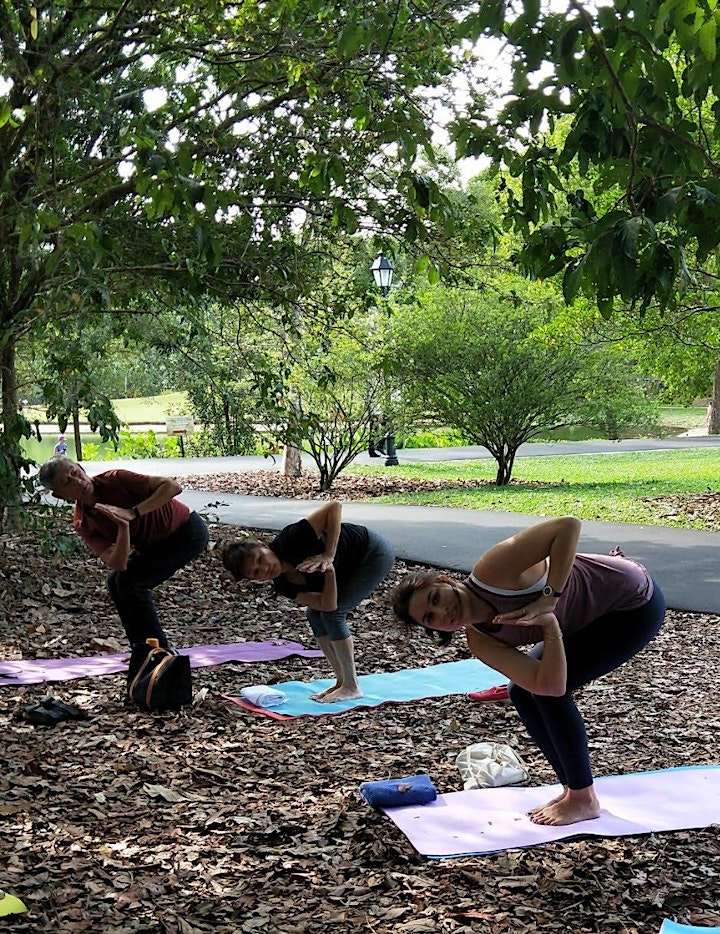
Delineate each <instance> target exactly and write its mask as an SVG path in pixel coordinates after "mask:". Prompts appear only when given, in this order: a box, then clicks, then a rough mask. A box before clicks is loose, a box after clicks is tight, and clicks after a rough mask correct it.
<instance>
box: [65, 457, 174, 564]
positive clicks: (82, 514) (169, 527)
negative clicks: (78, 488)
mask: <svg viewBox="0 0 720 934" xmlns="http://www.w3.org/2000/svg"><path fill="white" fill-rule="evenodd" d="M91 479H92V484H93V488H94V490H95V499H96V501H97V502H98V503H107V505H108V506H121V507H123V508H124V509H132V507H133V506H137V504H138V503H141V502H142V501H143V500H145V499H147V498H148V497H149V496H150V493H151V490H150V478H149V477H146V476H145V475H144V474H139V473H133V472H132V471H131V470H106V471H105V473H101V474H98V475H97V476H96V477H92V478H91ZM189 516H190V509H189V508H188V507H187V506H186V505H185V504H184V503H180V502H178V500H177V499H171V500H169V501H168V502H167V503H165V505H164V506H161V507H160V508H159V509H155V510H153V511H152V512H148V513H146V514H145V515H143V516H141V517H140V518H139V519H133V520H132V521H131V522H130V544H131V546H132V547H133V548H134V549H135V551H142V550H143V548H146V547H147V546H148V545H152V544H153V543H154V542H161V541H163V539H166V538H168V537H169V536H170V535H172V534H173V532H176V531H177V530H178V529H179V528H180V526H181V525H184V524H185V523H186V522H187V520H188V518H189ZM73 526H74V528H75V531H76V532H77V534H78V535H79V536H80V537H81V538H82V539H84V541H86V542H87V544H88V545H89V546H90V548H91V550H92V552H93V553H94V554H96V555H101V554H102V553H103V552H104V551H106V550H107V549H108V548H109V547H110V546H111V545H114V544H115V539H116V538H117V523H115V522H113V521H112V519H109V518H108V517H107V516H103V515H102V513H100V512H98V511H97V510H96V509H95V508H94V506H85V505H83V504H82V503H80V502H77V503H75V513H74V515H73Z"/></svg>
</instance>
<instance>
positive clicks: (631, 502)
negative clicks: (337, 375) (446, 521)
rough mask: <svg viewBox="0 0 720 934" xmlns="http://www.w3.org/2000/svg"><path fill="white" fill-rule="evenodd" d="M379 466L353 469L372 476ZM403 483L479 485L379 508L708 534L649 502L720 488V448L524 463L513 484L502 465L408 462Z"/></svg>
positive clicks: (391, 499) (390, 499) (399, 498)
mask: <svg viewBox="0 0 720 934" xmlns="http://www.w3.org/2000/svg"><path fill="white" fill-rule="evenodd" d="M368 469H371V468H360V467H357V468H352V470H351V472H352V473H366V472H367V471H368ZM388 469H392V471H393V475H394V476H398V477H415V478H419V479H430V480H437V479H451V478H453V479H454V478H460V479H477V480H482V481H485V483H484V484H483V485H482V486H480V487H477V488H475V489H458V490H437V491H433V492H427V493H416V494H412V495H410V494H408V495H395V496H385V497H382V498H381V499H378V500H374V501H376V502H385V503H406V504H416V505H425V506H428V505H432V506H455V507H459V508H463V509H488V510H493V511H498V512H518V513H525V514H527V515H542V516H559V515H564V514H566V513H570V514H572V515H575V516H578V517H579V518H581V519H597V520H600V521H603V522H632V523H639V524H648V525H668V526H682V527H683V528H697V529H702V528H707V527H708V526H707V525H706V524H703V522H702V520H701V519H697V520H691V519H688V518H687V517H681V516H675V517H673V515H672V510H667V513H666V514H660V515H659V514H658V510H657V507H652V506H651V505H649V504H647V503H644V502H643V499H646V498H648V499H649V498H656V497H660V496H673V495H678V494H685V493H704V492H708V491H711V492H715V491H717V490H719V489H720V448H718V449H714V450H694V451H690V450H688V451H642V452H637V453H627V454H625V453H623V454H597V455H587V456H570V457H519V458H518V459H517V460H516V462H515V469H514V471H513V481H512V483H511V484H510V485H509V486H506V487H498V486H495V485H494V479H495V462H494V461H493V460H482V461H446V462H444V463H437V464H402V462H401V464H400V465H399V466H398V467H393V468H388Z"/></svg>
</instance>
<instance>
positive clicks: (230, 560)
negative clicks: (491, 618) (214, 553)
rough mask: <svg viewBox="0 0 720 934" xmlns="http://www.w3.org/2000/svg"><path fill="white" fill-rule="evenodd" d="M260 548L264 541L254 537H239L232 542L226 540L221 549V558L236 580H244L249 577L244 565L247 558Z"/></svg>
mask: <svg viewBox="0 0 720 934" xmlns="http://www.w3.org/2000/svg"><path fill="white" fill-rule="evenodd" d="M258 548H262V542H258V541H256V540H255V539H254V538H238V539H235V541H232V542H225V544H224V545H223V546H222V548H221V549H220V560H221V561H222V563H223V564H224V565H225V567H226V568H227V569H228V571H230V573H231V574H232V576H233V577H234V578H235V580H236V581H238V580H242V579H243V578H245V577H247V575H246V574H245V572H244V571H243V567H242V566H243V564H244V562H245V559H246V558H247V556H248V555H250V554H252V553H253V551H257V549H258Z"/></svg>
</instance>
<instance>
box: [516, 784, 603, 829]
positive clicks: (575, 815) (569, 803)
mask: <svg viewBox="0 0 720 934" xmlns="http://www.w3.org/2000/svg"><path fill="white" fill-rule="evenodd" d="M599 816H600V802H599V801H598V799H597V796H596V794H595V789H594V788H593V786H592V785H590V786H589V787H588V788H580V789H577V790H573V789H568V790H567V791H566V792H565V794H564V795H561V796H560V798H554V799H553V800H552V801H548V803H547V804H545V805H543V807H540V808H535V809H534V810H533V811H531V812H530V820H531V821H532V822H533V823H534V824H545V825H550V826H553V827H561V826H564V825H566V824H577V823H579V822H580V821H584V820H594V819H595V818H596V817H599Z"/></svg>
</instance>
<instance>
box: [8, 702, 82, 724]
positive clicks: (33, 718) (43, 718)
mask: <svg viewBox="0 0 720 934" xmlns="http://www.w3.org/2000/svg"><path fill="white" fill-rule="evenodd" d="M87 717H88V713H87V711H86V710H81V708H80V707H74V706H73V705H72V704H66V703H65V702H64V701H61V700H57V699H56V698H54V697H44V698H43V699H42V700H41V701H40V703H39V704H34V705H32V706H30V707H26V708H25V710H23V718H24V719H25V720H27V721H28V722H29V723H34V724H36V725H40V726H55V724H56V723H62V722H64V721H65V720H87Z"/></svg>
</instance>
